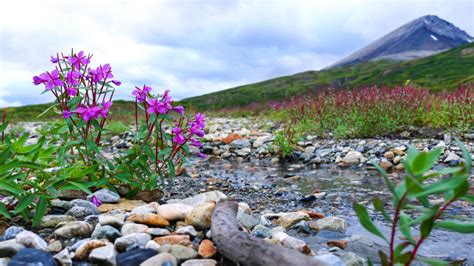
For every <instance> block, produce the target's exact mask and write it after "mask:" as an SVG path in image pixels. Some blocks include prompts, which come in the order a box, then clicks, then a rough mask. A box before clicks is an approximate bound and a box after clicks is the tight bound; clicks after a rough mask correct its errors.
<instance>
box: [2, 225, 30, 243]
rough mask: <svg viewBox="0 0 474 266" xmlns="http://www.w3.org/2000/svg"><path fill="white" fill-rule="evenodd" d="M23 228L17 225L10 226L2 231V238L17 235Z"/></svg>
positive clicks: (7, 238) (11, 237) (5, 238)
mask: <svg viewBox="0 0 474 266" xmlns="http://www.w3.org/2000/svg"><path fill="white" fill-rule="evenodd" d="M24 230H25V229H24V228H23V227H19V226H10V227H8V228H7V230H5V233H3V240H9V239H13V238H15V237H16V235H18V234H19V233H20V232H23V231H24Z"/></svg>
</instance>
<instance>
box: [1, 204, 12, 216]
mask: <svg viewBox="0 0 474 266" xmlns="http://www.w3.org/2000/svg"><path fill="white" fill-rule="evenodd" d="M0 215H3V216H4V217H5V218H9V219H10V218H11V216H10V213H8V210H7V207H5V204H3V202H0Z"/></svg>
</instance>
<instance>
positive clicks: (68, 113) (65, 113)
mask: <svg viewBox="0 0 474 266" xmlns="http://www.w3.org/2000/svg"><path fill="white" fill-rule="evenodd" d="M71 115H72V112H71V111H69V110H64V112H63V118H64V119H67V118H69V117H71Z"/></svg>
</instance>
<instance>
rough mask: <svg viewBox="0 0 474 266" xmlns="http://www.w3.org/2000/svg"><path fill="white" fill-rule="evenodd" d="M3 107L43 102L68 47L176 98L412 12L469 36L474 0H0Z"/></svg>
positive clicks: (367, 34)
mask: <svg viewBox="0 0 474 266" xmlns="http://www.w3.org/2000/svg"><path fill="white" fill-rule="evenodd" d="M0 9H1V10H0V23H1V29H0V31H1V35H0V42H1V43H0V64H1V65H0V106H5V105H8V106H13V105H24V104H32V103H44V102H48V101H50V100H51V99H52V98H50V96H48V95H47V94H46V95H40V92H41V91H42V88H40V87H35V86H33V85H32V83H31V77H32V76H33V75H36V74H39V73H41V72H44V71H45V70H51V67H52V65H51V63H50V62H49V57H50V55H52V54H55V53H56V52H61V51H64V52H67V51H70V49H71V48H74V49H75V50H77V51H79V50H84V51H85V52H87V53H89V52H90V53H93V54H94V58H93V64H104V63H110V64H111V65H112V69H113V71H114V75H115V77H116V78H117V79H119V80H121V81H122V82H123V84H122V86H121V87H119V90H118V94H117V96H118V98H121V99H129V96H128V95H130V93H131V91H132V89H133V86H135V85H143V84H149V85H151V86H152V87H154V88H160V89H165V88H166V89H170V90H171V92H172V95H173V96H174V97H175V98H177V99H182V98H186V97H190V96H194V95H200V94H204V93H208V92H212V91H216V90H221V89H226V88H230V87H234V86H237V85H243V84H247V83H251V82H256V81H261V80H265V79H269V78H272V77H277V76H282V75H289V74H293V73H297V72H300V71H305V70H318V69H321V68H323V67H325V66H327V65H329V64H331V63H334V62H335V61H337V60H338V59H341V58H342V57H344V56H346V55H348V54H350V53H352V52H354V51H355V50H357V49H359V48H362V47H363V46H365V45H367V44H368V43H370V42H371V41H373V40H375V39H377V38H379V37H381V36H383V35H384V34H386V33H388V32H389V31H391V30H394V29H395V28H397V27H399V26H401V25H402V24H404V23H406V22H409V21H410V20H413V19H415V18H417V17H420V16H423V15H427V14H434V15H438V16H439V17H441V18H443V19H446V20H448V21H450V22H452V23H453V24H455V25H456V26H458V27H460V28H461V29H462V30H465V31H466V32H467V33H468V34H470V35H471V36H472V35H474V1H472V0H466V1H464V0H449V1H448V0H440V1H434V0H431V1H430V0H418V1H417V0H409V1H400V0H396V1H386V0H374V1H355V0H351V1H349V0H348V1H335V0H331V1H315V0H314V1H295V0H287V1H237V0H236V1H226V0H216V1H203V0H202V1H176V0H175V1H144V0H133V1H117V0H114V1H103V0H102V1H98V0H92V1H88V0H81V1H74V0H72V1H71V0H68V1H64V0H61V1H39V0H36V1H21V0H14V1H2V4H1V7H0Z"/></svg>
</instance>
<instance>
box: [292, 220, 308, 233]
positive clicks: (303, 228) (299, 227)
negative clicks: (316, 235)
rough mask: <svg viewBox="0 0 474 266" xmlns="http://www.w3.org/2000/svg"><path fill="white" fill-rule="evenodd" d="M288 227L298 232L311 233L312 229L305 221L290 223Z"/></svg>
mask: <svg viewBox="0 0 474 266" xmlns="http://www.w3.org/2000/svg"><path fill="white" fill-rule="evenodd" d="M290 229H295V230H296V231H297V232H298V233H303V234H311V233H312V232H313V230H312V229H311V226H309V224H308V222H306V221H299V222H297V223H295V224H294V225H292V226H291V227H290Z"/></svg>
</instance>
